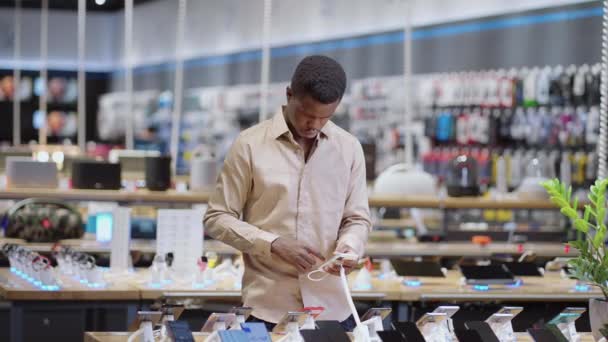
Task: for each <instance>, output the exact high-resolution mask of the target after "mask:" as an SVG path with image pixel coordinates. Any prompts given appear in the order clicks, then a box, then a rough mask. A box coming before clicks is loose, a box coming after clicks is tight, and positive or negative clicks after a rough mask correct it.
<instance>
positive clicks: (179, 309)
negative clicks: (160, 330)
mask: <svg viewBox="0 0 608 342" xmlns="http://www.w3.org/2000/svg"><path fill="white" fill-rule="evenodd" d="M161 310H162V312H163V316H173V320H174V321H177V320H178V319H179V317H180V316H181V315H182V313H184V310H185V308H184V306H183V305H163V307H162V309H161Z"/></svg>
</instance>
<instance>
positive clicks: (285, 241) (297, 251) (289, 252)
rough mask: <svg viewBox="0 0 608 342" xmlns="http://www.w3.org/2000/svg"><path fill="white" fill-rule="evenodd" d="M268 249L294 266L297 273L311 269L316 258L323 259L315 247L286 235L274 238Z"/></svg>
mask: <svg viewBox="0 0 608 342" xmlns="http://www.w3.org/2000/svg"><path fill="white" fill-rule="evenodd" d="M270 251H271V252H272V253H273V254H276V255H278V256H279V257H281V258H282V259H284V260H285V261H287V262H288V263H290V264H291V265H293V266H295V268H296V269H297V270H298V272H299V273H306V272H310V271H312V268H313V266H315V265H316V264H317V259H319V260H321V261H325V258H324V257H323V256H322V255H321V253H319V252H318V251H317V250H316V249H314V248H312V247H310V246H308V245H306V244H304V243H302V242H300V241H297V240H294V239H291V238H288V237H279V238H277V239H276V240H274V241H273V242H272V244H271V245H270Z"/></svg>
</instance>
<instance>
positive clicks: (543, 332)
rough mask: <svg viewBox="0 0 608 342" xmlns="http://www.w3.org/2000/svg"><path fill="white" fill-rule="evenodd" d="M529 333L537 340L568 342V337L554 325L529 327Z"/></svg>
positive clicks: (543, 341)
mask: <svg viewBox="0 0 608 342" xmlns="http://www.w3.org/2000/svg"><path fill="white" fill-rule="evenodd" d="M528 334H530V336H532V339H533V340H534V341H535V342H568V339H567V338H566V337H565V336H564V335H563V334H562V333H561V332H560V331H559V329H555V328H552V327H544V328H536V329H532V328H531V329H528Z"/></svg>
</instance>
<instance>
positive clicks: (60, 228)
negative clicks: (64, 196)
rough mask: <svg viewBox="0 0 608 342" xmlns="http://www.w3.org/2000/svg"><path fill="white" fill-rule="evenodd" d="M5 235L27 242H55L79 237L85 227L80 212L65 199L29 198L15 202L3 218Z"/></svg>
mask: <svg viewBox="0 0 608 342" xmlns="http://www.w3.org/2000/svg"><path fill="white" fill-rule="evenodd" d="M2 228H3V229H4V236H5V237H7V238H17V239H23V240H26V241H28V242H57V241H59V240H64V239H76V238H81V237H82V236H83V235H84V231H85V229H84V228H85V227H84V223H83V220H82V216H81V215H80V213H79V212H78V211H77V210H76V209H75V208H74V207H72V206H70V205H67V204H65V203H64V202H61V201H58V200H52V199H39V198H29V199H26V200H23V201H20V202H18V203H16V204H15V205H14V206H12V207H11V208H10V209H9V210H8V211H7V212H6V213H5V214H4V216H3V218H2Z"/></svg>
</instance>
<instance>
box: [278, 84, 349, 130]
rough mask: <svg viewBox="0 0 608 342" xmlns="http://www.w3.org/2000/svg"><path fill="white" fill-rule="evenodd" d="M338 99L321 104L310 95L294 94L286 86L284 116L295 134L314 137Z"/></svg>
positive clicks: (327, 119)
mask: <svg viewBox="0 0 608 342" xmlns="http://www.w3.org/2000/svg"><path fill="white" fill-rule="evenodd" d="M339 104H340V100H337V101H336V102H332V103H329V104H323V103H321V102H318V101H316V100H314V99H313V98H311V97H310V96H301V97H300V96H295V95H294V94H293V92H292V91H291V88H290V87H287V106H286V108H285V116H286V117H287V121H288V123H289V124H290V125H291V128H292V129H293V130H295V133H296V135H298V136H300V137H302V138H307V139H314V138H315V137H316V136H317V134H319V132H320V131H321V128H323V126H325V124H326V123H327V121H329V119H330V118H331V117H332V115H333V114H334V112H335V111H336V108H337V107H338V105H339Z"/></svg>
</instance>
